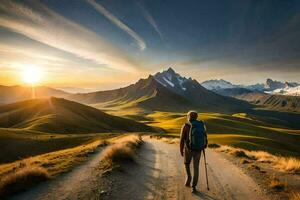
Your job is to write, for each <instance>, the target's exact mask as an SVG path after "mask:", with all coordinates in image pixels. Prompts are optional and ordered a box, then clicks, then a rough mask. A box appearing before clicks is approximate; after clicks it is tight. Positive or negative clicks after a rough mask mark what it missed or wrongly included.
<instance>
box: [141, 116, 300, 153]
mask: <svg viewBox="0 0 300 200" xmlns="http://www.w3.org/2000/svg"><path fill="white" fill-rule="evenodd" d="M147 118H148V121H146V123H147V124H148V125H151V126H155V127H159V128H162V129H164V130H165V131H166V134H168V135H172V136H179V134H180V130H181V127H182V125H183V124H184V123H185V122H186V115H185V114H184V113H168V112H154V113H152V114H149V115H147ZM199 119H200V120H203V121H204V122H205V124H206V127H207V133H208V137H209V142H210V143H219V144H222V145H230V146H234V147H239V148H244V149H248V150H263V151H267V152H270V153H272V154H281V155H288V156H300V148H299V144H300V130H295V129H290V128H288V127H286V126H284V125H282V124H280V123H276V124H275V123H269V122H266V121H265V120H262V119H261V118H260V117H256V116H253V115H248V114H246V113H236V114H232V115H229V114H220V113H199Z"/></svg>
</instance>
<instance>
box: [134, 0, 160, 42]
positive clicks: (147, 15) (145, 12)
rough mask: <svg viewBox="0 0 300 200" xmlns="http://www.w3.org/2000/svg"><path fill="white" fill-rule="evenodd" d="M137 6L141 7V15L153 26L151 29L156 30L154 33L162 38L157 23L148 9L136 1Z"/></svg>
mask: <svg viewBox="0 0 300 200" xmlns="http://www.w3.org/2000/svg"><path fill="white" fill-rule="evenodd" d="M136 3H137V5H138V7H139V8H140V9H141V11H142V14H143V16H144V17H145V19H146V20H147V22H148V23H149V24H150V25H151V26H152V27H153V29H154V30H155V31H156V33H157V34H158V35H159V37H160V39H161V40H163V37H162V33H161V31H160V30H159V28H158V25H157V23H156V21H155V20H154V18H153V17H152V15H151V14H150V13H149V12H148V10H147V9H146V8H145V7H144V6H143V5H142V4H141V3H140V2H139V1H136Z"/></svg>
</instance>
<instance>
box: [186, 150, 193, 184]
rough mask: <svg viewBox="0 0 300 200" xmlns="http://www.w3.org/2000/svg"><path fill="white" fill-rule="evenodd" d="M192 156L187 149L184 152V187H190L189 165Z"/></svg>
mask: <svg viewBox="0 0 300 200" xmlns="http://www.w3.org/2000/svg"><path fill="white" fill-rule="evenodd" d="M191 159H192V155H191V152H190V151H189V150H188V149H185V150H184V166H185V172H186V180H185V186H190V185H191V179H192V176H191V169H190V163H191Z"/></svg>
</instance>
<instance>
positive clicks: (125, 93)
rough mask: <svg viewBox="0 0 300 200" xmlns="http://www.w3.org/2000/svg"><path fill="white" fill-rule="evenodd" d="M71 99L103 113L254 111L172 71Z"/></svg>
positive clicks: (70, 97) (244, 104)
mask: <svg viewBox="0 0 300 200" xmlns="http://www.w3.org/2000/svg"><path fill="white" fill-rule="evenodd" d="M67 98H69V99H72V100H74V101H78V102H81V103H85V104H93V105H95V106H97V107H99V108H102V109H109V108H114V109H116V108H118V109H120V108H123V109H124V108H130V107H138V108H142V109H144V110H151V111H155V110H157V111H177V112H186V111H188V110H190V109H197V110H199V111H211V112H213V111H219V112H220V111H222V112H235V111H237V110H245V109H248V108H250V105H249V104H248V103H246V102H243V101H240V100H237V99H234V98H231V97H225V96H221V95H219V94H216V93H214V92H212V91H210V90H207V89H206V88H204V87H203V86H201V84H200V83H199V82H197V81H196V80H194V79H192V78H185V77H182V76H180V75H179V74H178V73H176V72H175V71H174V70H173V69H172V68H169V69H168V70H165V71H163V72H159V73H156V74H155V75H150V76H149V77H148V78H146V79H140V80H139V81H138V82H136V83H135V84H132V85H129V86H127V87H124V88H120V89H116V90H108V91H99V92H92V93H85V94H73V95H70V96H68V97H67Z"/></svg>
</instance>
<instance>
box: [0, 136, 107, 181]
mask: <svg viewBox="0 0 300 200" xmlns="http://www.w3.org/2000/svg"><path fill="white" fill-rule="evenodd" d="M105 145H107V142H106V141H105V140H97V141H94V142H92V143H90V144H86V145H81V146H78V147H74V148H70V149H65V150H60V151H55V152H51V153H47V154H42V155H39V156H34V157H31V158H27V159H23V160H20V161H16V162H13V163H8V164H3V165H0V179H3V178H5V177H7V176H11V175H12V174H14V173H16V172H18V171H20V170H23V168H38V167H42V168H44V169H46V170H47V171H48V173H49V175H50V176H55V175H57V174H60V173H62V172H66V171H68V170H70V168H72V167H73V166H74V165H76V164H78V163H79V162H82V161H84V160H86V159H87V157H88V155H89V154H92V153H93V152H94V151H95V150H96V149H97V148H98V147H99V146H105Z"/></svg>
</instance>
